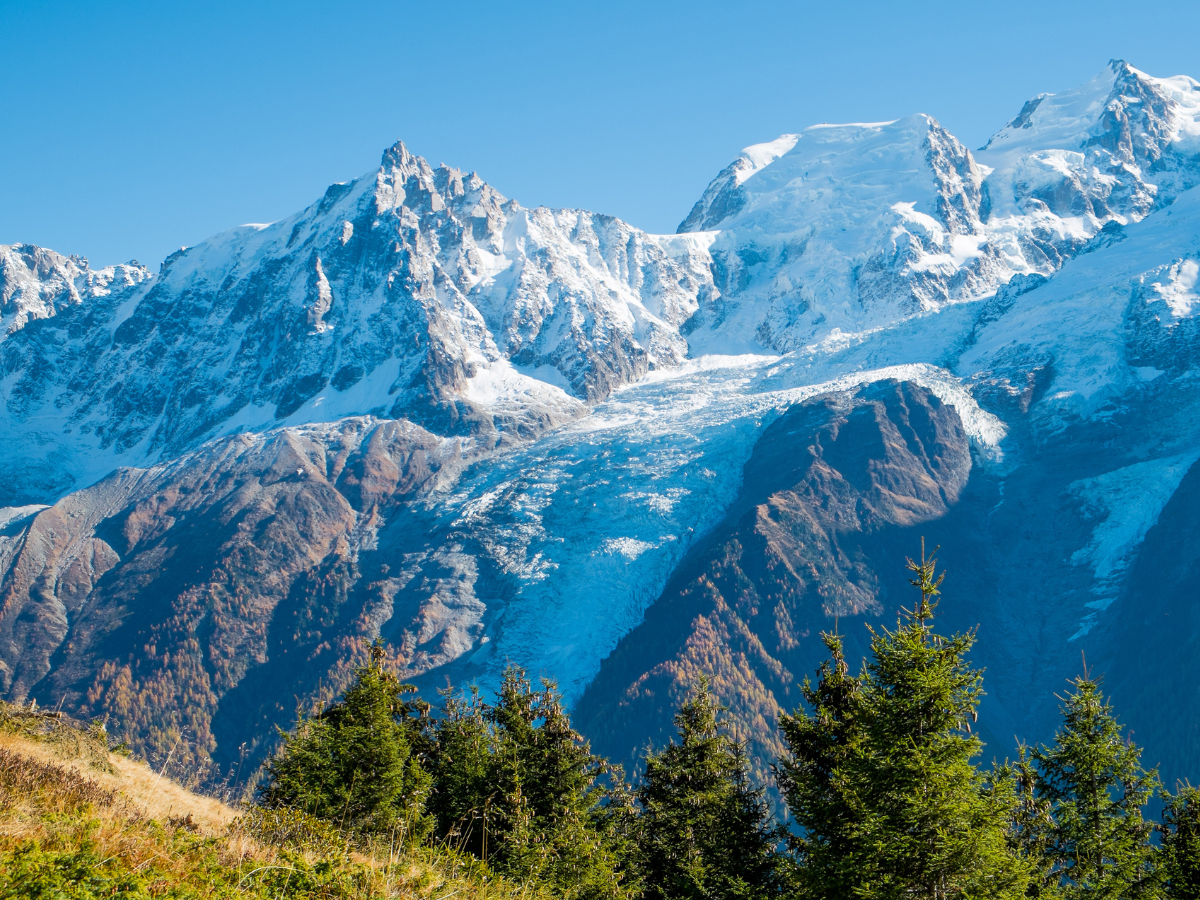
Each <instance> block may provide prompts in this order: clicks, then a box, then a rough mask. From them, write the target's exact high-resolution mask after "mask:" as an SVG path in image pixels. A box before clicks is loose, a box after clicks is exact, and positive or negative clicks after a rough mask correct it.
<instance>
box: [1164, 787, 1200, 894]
mask: <svg viewBox="0 0 1200 900" xmlns="http://www.w3.org/2000/svg"><path fill="white" fill-rule="evenodd" d="M1165 800H1166V803H1165V804H1164V806H1163V814H1162V825H1161V826H1160V828H1159V830H1160V832H1161V834H1162V853H1161V854H1160V860H1161V861H1160V863H1159V869H1160V876H1161V879H1162V885H1163V893H1164V894H1165V895H1166V896H1167V897H1168V898H1170V900H1200V789H1197V788H1194V787H1192V786H1191V785H1190V784H1184V785H1180V786H1179V788H1178V790H1176V792H1175V793H1174V794H1167V795H1166V796H1165Z"/></svg>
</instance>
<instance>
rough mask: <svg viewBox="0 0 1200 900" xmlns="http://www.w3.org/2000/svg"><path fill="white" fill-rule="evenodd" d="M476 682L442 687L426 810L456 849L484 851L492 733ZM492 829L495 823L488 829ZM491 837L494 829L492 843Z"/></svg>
mask: <svg viewBox="0 0 1200 900" xmlns="http://www.w3.org/2000/svg"><path fill="white" fill-rule="evenodd" d="M485 714H486V705H485V704H484V703H483V701H482V699H481V698H480V696H479V691H478V689H477V688H474V687H472V688H471V689H470V690H469V691H468V692H466V693H465V694H461V695H460V694H455V692H454V691H452V690H451V689H447V690H445V691H444V692H443V705H442V715H441V716H440V717H438V719H437V721H436V723H435V724H434V727H433V748H432V751H431V753H430V760H429V770H430V773H431V775H432V776H433V790H432V792H431V794H430V797H429V804H428V809H429V813H430V814H431V815H432V816H433V817H434V820H435V823H436V827H435V832H434V833H435V834H436V836H437V838H438V839H439V840H441V841H444V842H445V843H447V844H448V845H450V846H451V847H454V848H455V849H459V850H464V851H466V852H468V853H471V854H473V855H474V856H476V857H478V858H480V859H485V858H486V857H487V852H488V846H487V838H488V830H489V819H492V820H494V819H495V817H496V816H495V813H496V812H497V810H496V809H494V808H493V805H494V802H495V799H496V796H495V794H496V792H495V789H494V788H493V787H492V784H491V780H492V777H493V772H492V752H493V749H494V746H493V739H492V733H491V731H490V729H489V726H488V722H487V719H486V718H485ZM491 830H492V831H493V832H495V827H494V824H493V827H492V829H491ZM494 845H495V841H494V834H493V849H494Z"/></svg>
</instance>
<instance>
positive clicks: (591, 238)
mask: <svg viewBox="0 0 1200 900" xmlns="http://www.w3.org/2000/svg"><path fill="white" fill-rule="evenodd" d="M5 253H6V255H5V256H4V257H2V259H3V261H4V265H5V267H6V268H5V269H4V270H3V272H4V275H5V280H4V282H3V284H4V289H5V293H4V294H3V297H4V303H5V306H4V307H3V314H4V316H5V321H6V322H8V321H12V322H18V324H20V323H21V322H26V323H27V322H28V321H32V320H38V321H34V325H35V326H37V327H33V328H30V327H28V324H26V327H25V328H23V329H21V331H19V332H17V333H15V334H13V335H12V336H11V337H10V339H9V340H7V341H6V342H5V343H4V344H3V345H0V346H2V348H3V349H2V350H0V404H2V405H3V415H4V418H2V419H0V428H6V429H8V430H9V432H10V433H12V434H18V433H24V434H28V435H31V436H34V435H35V437H30V439H29V441H26V442H24V443H21V445H20V446H15V447H12V446H10V447H9V448H7V454H8V456H9V457H12V456H13V455H14V454H15V455H16V456H17V457H20V459H13V460H12V461H11V465H10V469H11V470H12V471H13V472H19V471H21V470H22V467H24V466H26V463H27V460H26V459H25V455H26V451H27V450H28V451H29V453H33V452H34V451H33V450H31V449H30V448H41V449H37V450H36V452H37V454H40V455H39V459H41V458H42V457H47V456H49V455H54V456H55V457H56V458H58V459H61V460H63V462H62V464H61V465H60V467H59V468H60V469H61V470H67V471H69V474H70V476H71V477H72V478H76V479H86V478H91V477H92V473H91V468H89V467H92V468H102V467H103V466H104V465H109V464H111V465H115V464H118V463H120V464H131V465H140V464H144V463H146V462H148V461H154V460H157V459H161V458H166V457H168V456H171V455H174V454H178V453H180V452H183V451H186V450H188V449H191V448H194V447H195V446H197V445H198V444H199V443H202V442H204V441H206V440H209V439H211V438H213V437H218V436H220V435H224V434H228V433H230V432H234V431H261V430H264V429H268V428H273V427H276V426H279V425H299V424H303V423H308V422H328V421H335V420H338V419H340V418H343V417H346V416H358V415H367V414H369V415H375V416H382V417H388V418H405V419H409V420H411V421H414V422H418V423H420V424H421V425H423V426H425V427H427V428H429V429H431V430H432V431H434V432H436V433H438V434H442V435H450V434H454V435H475V436H478V437H479V438H480V440H481V441H482V443H483V444H485V445H490V444H494V443H495V442H498V441H504V440H508V439H510V438H514V437H517V438H527V437H532V436H535V435H537V434H540V433H542V432H544V431H545V430H546V429H547V428H552V427H555V426H557V425H559V424H561V423H563V422H564V421H567V420H570V419H573V418H576V417H578V416H580V415H583V414H584V413H585V412H586V410H587V405H586V404H588V403H594V402H597V401H599V400H601V399H603V398H604V397H606V396H607V395H608V394H610V393H611V392H612V391H613V390H614V389H615V388H617V387H620V386H621V385H623V384H627V383H629V382H631V381H633V380H636V379H637V378H639V377H641V376H642V375H644V374H645V373H646V372H648V371H650V370H652V369H655V368H658V367H662V366H673V365H677V364H678V363H679V362H681V361H682V360H683V359H684V358H685V357H686V355H687V352H688V348H687V342H686V340H685V339H684V338H683V336H682V335H681V334H680V331H679V329H680V326H681V325H682V324H683V323H684V322H685V321H686V320H687V319H688V318H689V317H690V316H691V315H692V314H693V313H694V312H695V311H696V309H697V307H698V303H699V298H701V297H705V296H708V295H709V294H711V293H712V275H711V271H710V269H709V260H710V258H709V256H708V253H707V251H706V248H705V246H704V244H703V242H696V241H692V240H689V239H686V238H676V237H655V236H651V235H646V234H644V233H643V232H641V231H639V230H638V229H636V228H633V227H631V226H629V225H627V224H626V223H624V222H621V221H620V220H618V219H614V218H612V217H609V216H602V215H598V214H594V213H590V212H587V211H584V210H551V209H534V210H527V209H523V208H522V207H521V206H520V205H519V204H517V203H516V202H514V201H511V200H508V199H507V198H505V197H504V196H503V195H501V194H500V193H499V192H497V191H495V190H494V189H492V188H491V187H490V186H489V185H488V184H486V183H485V182H484V181H483V180H482V179H481V178H480V177H479V176H477V175H475V174H474V173H470V174H466V173H463V172H461V171H459V170H457V169H453V168H450V167H448V166H439V167H437V168H434V167H432V166H430V165H429V164H428V163H427V162H426V161H425V160H424V159H422V158H421V157H419V156H416V155H414V154H412V153H410V152H409V150H408V149H407V148H406V147H405V146H404V144H402V143H397V144H395V145H394V146H392V147H390V148H388V150H386V151H385V152H384V154H383V157H382V160H381V163H380V166H379V168H378V169H376V170H375V171H373V172H370V173H368V174H366V175H364V176H363V177H361V178H358V179H355V180H353V181H350V182H347V183H344V184H334V185H332V186H330V187H329V189H328V190H326V191H325V194H324V196H323V197H321V199H320V200H318V201H317V202H315V203H313V204H311V205H310V206H309V207H308V208H307V209H304V210H302V211H300V212H299V213H296V214H295V215H293V216H290V217H288V218H285V219H282V220H280V221H278V222H274V223H271V224H269V225H243V226H241V227H238V228H233V229H230V230H229V231H226V232H223V233H221V234H218V235H215V236H213V237H211V238H209V239H207V240H205V241H202V242H201V243H199V244H197V245H195V246H192V247H188V248H184V249H181V250H180V251H178V252H176V253H173V254H172V255H171V256H170V257H168V258H167V259H166V260H165V261H164V262H163V265H162V267H161V270H160V272H159V274H158V275H157V276H155V277H152V278H151V277H149V273H147V272H145V271H144V270H141V269H136V268H130V267H115V268H114V269H112V270H104V271H103V272H101V273H90V272H89V271H88V270H87V268H86V263H84V262H82V261H79V260H71V259H68V258H65V257H59V256H58V255H57V254H53V253H51V252H50V251H43V250H39V249H36V248H14V249H12V250H8V251H5ZM143 282H144V285H143V286H142V287H139V288H138V290H137V291H136V292H135V293H134V294H132V295H130V296H129V297H127V298H126V299H125V300H122V301H121V302H120V303H116V302H112V303H107V304H103V303H86V302H83V303H81V302H80V301H81V300H86V299H87V298H88V297H91V296H93V295H95V296H99V295H100V294H103V293H104V292H105V291H107V292H108V294H112V296H113V299H114V300H115V299H117V295H116V294H115V293H113V290H110V287H111V286H115V285H118V284H122V285H124V284H130V285H132V284H135V283H136V284H139V285H142V284H143ZM108 294H105V296H108ZM121 296H122V297H124V296H125V295H123V294H122V295H121ZM14 298H15V299H14ZM126 301H127V302H126ZM18 443H20V442H18ZM106 461H107V462H106ZM0 462H2V460H0ZM38 464H39V465H42V464H41V463H38ZM43 468H46V467H45V466H43ZM46 470H47V471H49V469H46ZM13 477H14V478H15V477H16V476H15V475H14V476H13ZM56 477H57V476H56ZM3 481H4V479H3V478H0V496H3V489H4V484H3ZM34 482H35V478H34V477H33V476H32V475H29V476H22V484H25V485H31V484H34ZM58 484H59V481H57V480H56V481H54V482H53V485H51V483H50V482H48V481H47V482H46V485H47V493H46V496H53V494H52V493H50V491H51V489H53V490H58V487H57V485H58ZM14 496H15V495H14ZM35 496H40V495H35Z"/></svg>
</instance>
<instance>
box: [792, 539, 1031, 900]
mask: <svg viewBox="0 0 1200 900" xmlns="http://www.w3.org/2000/svg"><path fill="white" fill-rule="evenodd" d="M908 567H909V569H910V570H911V571H912V572H913V573H914V574H915V575H916V577H915V578H914V579H913V580H912V584H913V585H914V586H916V587H917V588H918V589H919V590H920V599H919V601H918V602H917V604H916V606H915V607H914V608H913V609H912V610H911V611H906V612H905V614H904V617H903V619H902V621H901V622H900V623H899V624H898V625H897V628H896V629H895V630H894V631H888V630H886V629H885V630H883V631H882V632H879V633H876V632H874V631H872V640H871V657H872V658H871V659H870V660H869V661H868V662H867V665H866V666H865V668H864V670H863V672H862V673H861V674H860V675H858V676H856V677H853V678H852V677H850V676H849V675H847V672H846V666H845V661H844V660H843V659H842V656H841V644H840V641H839V640H838V639H837V638H836V637H827V638H826V643H827V645H828V646H829V647H830V651H831V655H832V660H831V662H830V663H829V664H827V665H825V666H823V667H822V668H821V670H820V671H819V672H818V683H817V685H816V686H815V687H813V686H812V685H808V686H806V689H805V699H806V702H807V703H808V704H809V706H810V707H811V711H806V710H803V709H802V710H798V711H797V712H796V713H794V714H793V715H792V716H790V717H788V718H787V719H786V720H785V722H784V727H783V732H784V738H785V740H786V741H787V743H788V747H789V751H790V758H789V759H787V760H786V761H784V762H783V763H782V764H781V765H780V772H781V775H782V786H783V790H784V796H785V797H786V798H787V800H788V806H789V809H790V810H791V812H792V815H793V816H794V817H795V818H796V820H797V823H798V824H799V825H800V826H801V829H802V833H801V836H800V837H799V839H798V840H797V841H796V842H795V846H796V847H797V850H798V851H799V852H798V856H799V862H800V864H801V883H802V885H803V888H804V890H805V892H806V893H807V894H808V895H809V896H812V897H819V898H833V897H845V896H853V897H864V898H865V897H871V898H901V897H903V898H931V900H933V898H937V900H942V898H955V897H963V898H966V897H972V898H974V897H980V898H983V897H1015V896H1020V895H1022V894H1023V893H1024V889H1025V884H1026V881H1027V865H1026V864H1025V863H1024V862H1023V861H1022V860H1021V859H1020V857H1019V856H1018V855H1017V854H1016V853H1015V852H1014V851H1013V848H1012V847H1011V845H1010V843H1009V840H1008V836H1007V825H1008V822H1009V820H1010V819H1011V817H1012V813H1013V807H1014V804H1015V802H1016V800H1015V797H1014V795H1013V790H1012V784H1011V782H1010V781H1009V780H1007V779H997V778H993V777H988V776H987V775H985V774H984V773H981V772H980V771H979V770H978V769H977V768H976V766H975V764H974V762H973V760H974V759H975V757H977V756H978V754H979V752H980V749H981V746H982V745H981V744H980V742H979V739H978V738H977V737H976V736H975V735H974V734H973V733H972V730H971V725H972V723H973V722H974V721H975V719H976V708H977V706H978V703H979V697H980V694H981V680H982V675H981V673H980V672H979V671H978V670H975V669H972V668H971V667H970V666H969V665H968V663H967V661H966V655H967V653H968V651H969V650H970V648H971V646H972V644H973V643H974V634H972V633H968V634H958V635H954V636H952V637H943V636H941V635H938V634H936V633H935V632H934V631H933V629H932V626H931V624H930V620H931V619H932V618H933V615H934V611H935V609H936V606H937V603H936V600H935V598H936V597H937V596H938V594H939V586H940V584H941V580H942V579H941V578H935V571H936V560H933V559H926V558H925V556H924V552H922V558H921V561H920V562H919V563H916V562H913V561H912V560H909V561H908Z"/></svg>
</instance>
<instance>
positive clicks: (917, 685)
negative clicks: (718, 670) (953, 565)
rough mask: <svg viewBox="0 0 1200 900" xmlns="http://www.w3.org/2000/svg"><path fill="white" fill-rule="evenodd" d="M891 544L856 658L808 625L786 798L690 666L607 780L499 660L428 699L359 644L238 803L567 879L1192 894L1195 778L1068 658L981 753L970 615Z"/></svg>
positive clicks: (671, 892)
mask: <svg viewBox="0 0 1200 900" xmlns="http://www.w3.org/2000/svg"><path fill="white" fill-rule="evenodd" d="M907 565H908V568H909V569H910V570H911V571H912V573H913V578H912V584H913V585H914V586H915V587H916V588H917V589H918V590H919V594H920V598H919V600H918V601H917V602H916V603H915V605H914V606H913V608H912V609H911V610H903V611H902V614H901V616H900V618H899V619H898V621H897V624H896V627H895V629H891V630H889V629H886V628H883V629H880V630H879V631H875V630H874V629H871V640H870V653H869V657H868V658H867V659H866V660H865V661H864V663H863V667H862V669H861V670H860V671H859V672H858V673H856V674H852V673H851V670H850V666H849V665H848V663H847V661H846V659H845V656H844V652H843V645H842V641H841V639H840V637H839V636H838V635H837V634H824V635H822V637H823V640H824V642H825V646H826V647H827V648H828V651H829V658H828V659H827V660H826V661H825V662H823V663H822V664H821V666H820V667H819V669H818V670H817V672H816V673H815V677H813V678H810V679H806V680H805V683H804V685H803V687H802V695H803V698H804V703H803V705H802V706H801V707H800V708H798V709H796V710H795V711H794V712H792V713H790V714H784V715H781V717H780V721H779V728H780V731H781V736H782V738H783V743H784V745H785V747H786V752H785V753H784V754H783V755H782V757H781V758H780V759H778V760H776V762H775V765H774V774H775V780H776V783H777V787H778V790H779V794H780V796H781V797H782V798H783V800H784V802H785V810H786V811H785V813H784V814H783V815H780V816H777V815H775V814H774V813H773V811H772V809H771V804H770V803H769V802H768V799H767V793H766V789H765V787H764V786H763V785H759V784H755V783H753V781H752V779H751V776H750V766H749V761H748V759H747V755H746V750H745V747H744V745H743V744H742V743H741V742H739V741H738V740H736V739H735V738H734V737H732V736H731V735H730V734H729V732H728V731H727V730H726V729H725V728H723V727H722V715H723V713H724V709H723V708H722V707H721V706H720V704H719V703H718V702H717V700H716V698H715V697H714V696H713V694H712V692H711V690H710V689H709V686H708V684H707V683H706V682H705V681H703V680H702V681H701V682H700V683H699V684H698V685H697V686H696V687H695V690H694V692H693V694H692V696H691V697H690V698H688V699H687V700H686V702H684V703H683V705H682V706H681V707H680V708H679V709H678V711H677V712H676V715H675V727H676V731H677V734H676V737H675V738H674V739H673V740H672V741H671V742H670V743H669V744H668V745H667V746H666V747H664V748H661V749H659V750H656V751H652V752H649V753H647V754H646V756H645V757H644V759H643V761H642V766H641V767H640V771H638V772H636V773H635V777H634V778H633V779H632V780H627V779H626V777H625V773H624V772H623V771H622V770H621V768H620V767H619V766H615V765H612V764H610V763H609V762H608V761H607V760H605V759H603V758H602V757H600V756H598V755H596V754H593V753H592V752H591V750H590V748H589V745H588V743H587V742H586V741H585V740H584V739H583V738H582V737H581V736H580V735H579V734H578V733H577V732H576V731H575V730H574V729H573V728H572V727H571V722H570V717H569V715H568V713H567V711H566V709H565V708H564V704H563V698H562V696H561V694H560V693H559V692H558V690H557V688H556V687H555V685H554V684H553V683H552V682H550V681H547V680H542V681H541V682H540V683H539V684H537V685H535V684H534V683H533V682H532V680H531V679H530V678H529V677H527V675H526V673H525V672H523V671H522V670H521V669H519V668H515V667H510V668H509V669H508V670H507V671H506V672H505V674H504V677H503V681H502V684H501V686H500V688H499V691H498V692H497V694H496V696H495V698H494V700H493V702H486V701H485V700H484V699H483V698H482V697H481V695H480V693H479V691H478V690H476V689H474V688H472V689H469V690H466V691H460V692H455V691H450V690H447V691H446V692H444V693H443V697H442V704H441V708H440V709H439V710H437V711H436V713H435V712H434V711H433V710H432V709H431V707H430V705H429V704H427V703H424V702H423V701H421V700H419V699H417V698H415V697H413V696H412V695H413V693H414V691H415V689H414V688H413V687H412V686H410V685H405V684H402V683H401V682H400V680H399V679H398V678H397V677H396V676H395V675H394V674H392V673H390V672H388V671H386V670H385V667H384V665H383V659H384V655H385V654H384V650H383V648H382V646H381V645H380V644H378V643H376V645H375V646H374V647H373V648H372V654H371V662H370V663H369V664H368V665H365V666H363V667H361V668H359V669H358V670H357V671H356V674H355V680H354V683H353V684H352V686H351V687H350V688H349V689H348V690H347V691H346V692H345V694H344V695H343V696H342V697H341V699H340V700H338V701H337V702H335V703H333V704H331V705H330V706H329V707H328V708H327V709H325V710H324V711H323V712H321V713H319V714H317V715H314V716H310V717H305V718H302V719H301V721H300V722H299V723H298V724H297V726H296V727H295V729H293V730H292V731H291V732H290V733H287V734H285V735H283V740H282V744H281V748H280V750H279V752H278V753H277V754H276V755H275V756H274V757H273V758H272V759H271V760H270V762H269V763H268V764H267V766H266V770H265V774H264V780H263V783H262V786H261V787H260V791H259V802H260V803H262V804H263V805H265V806H267V807H292V808H296V809H299V810H302V811H304V812H306V813H308V814H310V815H313V816H316V817H319V818H322V819H325V820H328V821H330V822H331V823H334V824H335V825H337V826H338V827H339V828H342V829H343V830H344V831H346V832H347V833H359V834H375V835H378V834H387V835H391V836H392V837H393V838H394V839H396V840H398V841H401V842H404V843H407V844H418V843H421V842H429V841H435V842H440V843H443V844H445V845H449V846H451V847H453V848H456V849H458V850H460V851H462V852H463V853H468V854H471V855H472V856H474V857H476V858H478V859H479V860H481V861H483V862H484V863H486V865H487V866H488V867H489V868H490V869H491V870H492V871H495V872H497V873H500V874H503V875H506V876H509V877H513V878H519V879H528V880H530V881H533V882H536V883H538V884H540V885H541V886H543V887H544V888H546V889H547V890H548V891H550V892H551V893H553V894H555V895H558V896H561V897H563V898H571V900H575V898H580V900H772V898H784V897H787V898H791V897H795V898H813V900H826V898H828V900H834V898H864V900H865V898H870V900H876V898H878V900H885V898H886V900H892V898H895V900H900V898H906V900H912V898H929V900H950V898H964V900H973V898H1019V897H1029V898H1038V900H1058V898H1062V900H1076V898H1078V900H1083V898H1096V900H1118V898H1121V900H1124V898H1148V900H1149V898H1164V900H1175V898H1187V900H1192V898H1200V790H1197V789H1196V788H1193V787H1191V786H1190V785H1189V784H1181V785H1179V786H1178V787H1177V789H1176V790H1175V791H1174V792H1173V793H1172V792H1170V791H1166V790H1164V788H1163V787H1162V785H1161V784H1160V782H1159V778H1158V774H1157V771H1156V770H1154V769H1149V770H1147V769H1145V768H1144V767H1143V766H1142V764H1141V750H1140V748H1139V747H1137V745H1135V744H1134V743H1133V742H1132V740H1130V739H1128V738H1127V737H1126V736H1125V735H1124V733H1123V731H1122V729H1121V726H1120V724H1119V722H1118V720H1117V718H1116V716H1115V714H1114V711H1113V709H1112V706H1111V704H1110V703H1109V702H1108V701H1107V700H1106V699H1105V697H1104V695H1103V693H1102V691H1101V684H1100V682H1099V679H1097V678H1094V677H1089V676H1088V674H1087V672H1086V671H1085V673H1084V674H1083V675H1082V676H1081V677H1079V678H1076V679H1075V680H1074V681H1072V682H1071V690H1070V692H1069V693H1068V694H1067V695H1066V696H1065V697H1063V698H1061V699H1062V707H1061V708H1062V723H1061V726H1060V727H1059V729H1058V731H1057V733H1056V735H1055V738H1054V741H1053V743H1051V744H1049V745H1040V746H1035V747H1029V746H1020V747H1018V748H1017V750H1016V758H1015V759H1009V760H1005V761H1004V762H1003V763H995V764H993V765H992V766H991V767H990V768H985V767H983V766H982V765H981V764H980V762H979V757H980V755H981V752H982V749H983V745H982V743H981V741H980V740H979V738H978V736H977V735H976V734H975V728H974V726H975V724H976V722H977V718H978V712H977V710H978V706H979V700H980V696H981V694H982V683H983V675H982V671H981V670H978V669H975V668H972V667H971V665H970V663H969V661H968V654H969V652H970V650H971V648H972V646H973V644H974V642H975V638H976V636H975V632H974V631H971V632H967V633H960V634H954V635H949V636H945V635H941V634H938V633H937V632H936V631H935V630H934V628H933V618H934V613H935V609H936V606H937V602H938V601H937V597H938V596H939V593H940V585H941V583H942V578H943V577H944V573H943V574H941V575H939V574H937V571H936V560H935V559H933V558H929V559H927V558H926V557H925V554H924V550H922V555H921V559H920V560H919V561H913V560H908V561H907ZM1156 796H1158V797H1160V798H1161V800H1162V803H1163V812H1162V815H1161V817H1160V818H1159V819H1158V820H1157V821H1152V820H1151V819H1150V818H1149V817H1148V816H1147V815H1146V808H1147V804H1148V803H1150V801H1151V800H1152V799H1153V798H1155V797H1156Z"/></svg>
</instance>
